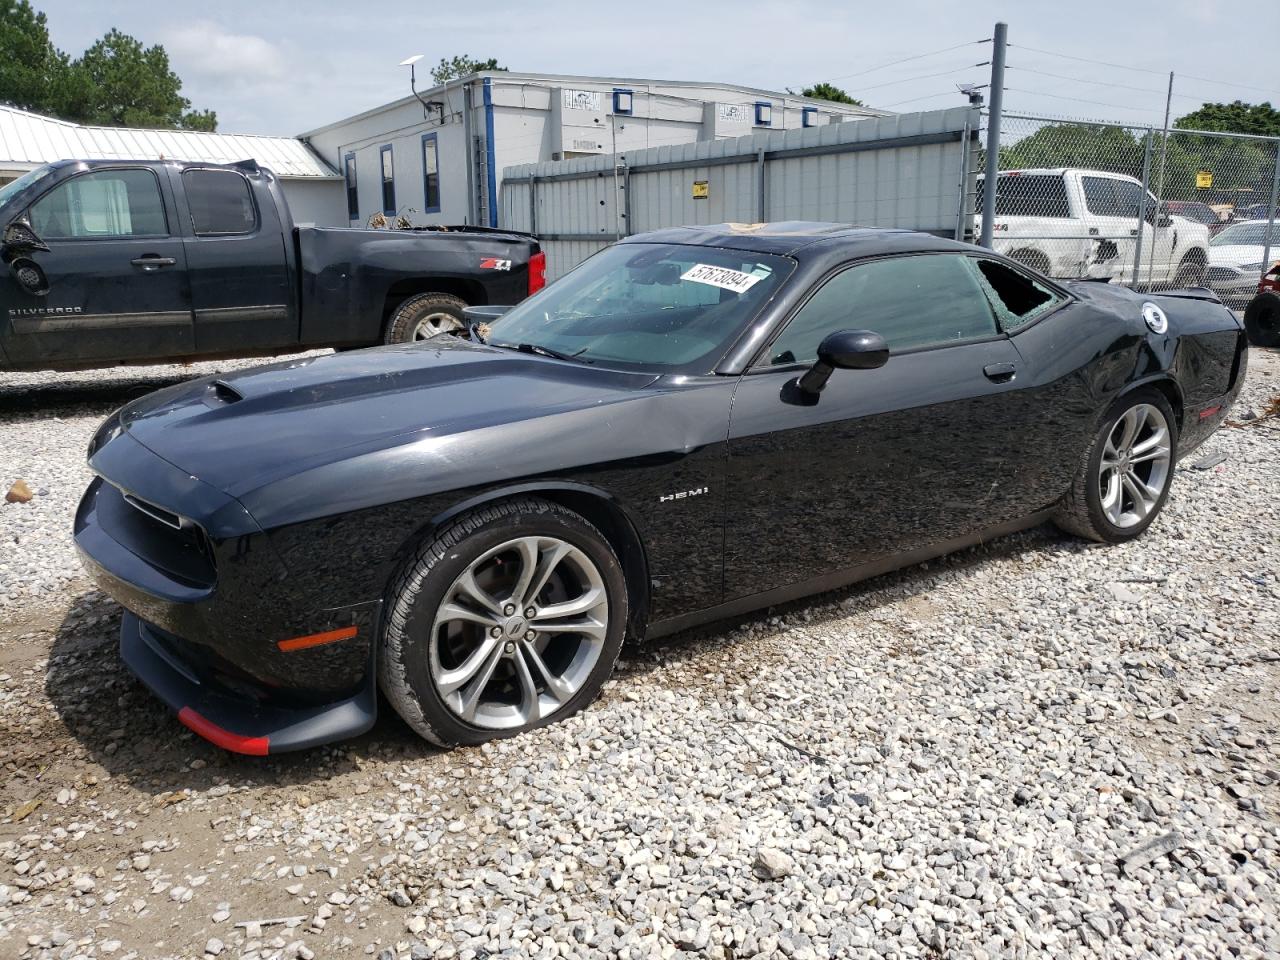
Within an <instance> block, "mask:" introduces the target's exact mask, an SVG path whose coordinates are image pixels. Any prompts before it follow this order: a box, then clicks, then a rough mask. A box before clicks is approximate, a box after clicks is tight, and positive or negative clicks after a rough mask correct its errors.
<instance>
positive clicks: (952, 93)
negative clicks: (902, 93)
mask: <svg viewBox="0 0 1280 960" xmlns="http://www.w3.org/2000/svg"><path fill="white" fill-rule="evenodd" d="M956 96H960V91H959V90H943V91H941V92H940V93H926V94H925V95H924V96H923V97H911V98H910V99H909V100H897V101H894V102H893V103H886V104H885V105H884V108H885V109H886V110H888V109H889V108H891V107H900V106H902V105H903V104H904V103H915V102H916V101H918V100H932V99H933V98H934V97H956Z"/></svg>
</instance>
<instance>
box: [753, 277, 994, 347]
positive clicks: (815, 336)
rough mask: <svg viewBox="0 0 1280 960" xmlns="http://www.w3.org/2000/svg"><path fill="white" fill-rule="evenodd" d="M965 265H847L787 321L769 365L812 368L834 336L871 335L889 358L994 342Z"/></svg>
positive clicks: (983, 306) (987, 309)
mask: <svg viewBox="0 0 1280 960" xmlns="http://www.w3.org/2000/svg"><path fill="white" fill-rule="evenodd" d="M966 259H967V258H966V257H963V256H961V255H959V254H933V255H923V256H907V257H894V258H892V259H888V260H874V261H871V262H870V263H864V264H859V265H857V266H854V267H850V268H849V269H848V270H845V271H844V272H843V273H839V274H837V275H836V276H834V277H832V278H831V279H830V280H828V281H827V282H826V283H825V284H823V286H822V287H821V288H819V290H818V292H817V293H815V294H814V295H813V296H812V297H810V298H809V300H808V302H807V303H805V305H804V306H803V307H801V308H800V311H799V312H798V313H797V314H796V315H795V316H794V317H792V319H791V322H790V323H789V324H787V327H786V329H784V330H783V331H782V334H781V335H780V336H779V337H778V339H777V340H775V341H774V343H773V345H772V346H771V347H770V348H769V351H768V357H769V361H768V362H769V363H770V364H787V363H810V362H812V361H813V360H815V359H816V358H817V356H818V344H819V343H821V342H822V338H823V337H825V336H826V335H827V334H829V333H834V332H836V331H837V330H874V331H875V332H876V333H878V334H880V335H881V336H882V337H884V339H885V342H886V343H888V344H889V349H890V350H891V351H894V352H899V351H903V350H911V349H914V348H918V347H929V346H937V345H941V344H946V343H955V342H958V341H961V340H973V339H976V338H980V337H989V336H994V335H995V333H996V322H995V317H994V316H993V315H992V313H991V307H990V306H989V305H988V303H987V298H986V296H985V295H984V294H983V291H982V288H981V287H980V286H979V284H978V281H977V278H976V277H975V276H974V273H973V271H972V270H971V269H970V268H969V266H968V265H967V264H966V263H965V260H966Z"/></svg>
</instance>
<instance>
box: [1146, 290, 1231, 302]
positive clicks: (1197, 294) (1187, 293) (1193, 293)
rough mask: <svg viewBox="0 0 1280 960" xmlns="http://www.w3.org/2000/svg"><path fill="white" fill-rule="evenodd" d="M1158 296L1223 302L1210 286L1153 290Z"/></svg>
mask: <svg viewBox="0 0 1280 960" xmlns="http://www.w3.org/2000/svg"><path fill="white" fill-rule="evenodd" d="M1152 292H1153V293H1154V294H1155V295H1156V296H1158V297H1176V298H1177V299H1179V300H1203V301H1205V302H1206V303H1222V300H1221V299H1220V298H1219V297H1218V295H1217V294H1216V293H1214V292H1213V291H1212V290H1210V289H1209V288H1208V287H1182V288H1181V289H1178V290H1160V291H1152Z"/></svg>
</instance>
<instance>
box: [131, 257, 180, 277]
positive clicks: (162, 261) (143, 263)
mask: <svg viewBox="0 0 1280 960" xmlns="http://www.w3.org/2000/svg"><path fill="white" fill-rule="evenodd" d="M129 262H130V263H132V264H133V265H134V266H135V267H141V268H142V269H143V270H145V271H147V272H148V273H150V272H151V271H153V270H158V269H159V268H160V267H172V266H173V265H174V264H175V263H177V262H178V261H177V260H175V259H174V258H173V257H161V256H158V255H156V254H154V253H149V254H147V255H146V256H142V257H135V258H134V259H132V260H130V261H129Z"/></svg>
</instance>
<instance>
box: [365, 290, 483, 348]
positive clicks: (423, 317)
mask: <svg viewBox="0 0 1280 960" xmlns="http://www.w3.org/2000/svg"><path fill="white" fill-rule="evenodd" d="M466 306H467V304H466V303H464V302H463V301H462V300H459V299H458V298H457V297H455V296H452V295H450V294H447V293H419V294H415V295H414V296H412V297H410V298H409V299H408V300H406V301H404V303H402V304H400V306H398V307H397V308H396V310H395V313H393V314H392V315H391V319H390V320H389V321H388V322H387V331H386V336H385V338H384V339H385V342H387V343H413V342H414V341H417V340H426V339H428V338H429V337H434V336H438V335H439V334H442V333H452V334H455V335H461V334H463V333H464V332H465V331H466V329H467V324H466V320H465V319H464V318H463V315H462V311H463V309H464V308H465V307H466Z"/></svg>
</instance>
